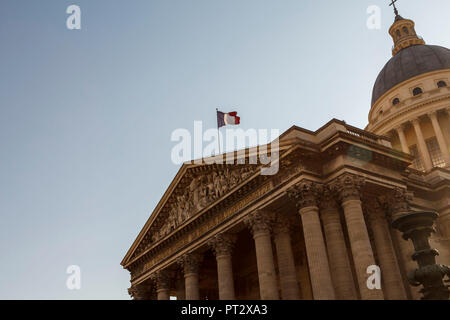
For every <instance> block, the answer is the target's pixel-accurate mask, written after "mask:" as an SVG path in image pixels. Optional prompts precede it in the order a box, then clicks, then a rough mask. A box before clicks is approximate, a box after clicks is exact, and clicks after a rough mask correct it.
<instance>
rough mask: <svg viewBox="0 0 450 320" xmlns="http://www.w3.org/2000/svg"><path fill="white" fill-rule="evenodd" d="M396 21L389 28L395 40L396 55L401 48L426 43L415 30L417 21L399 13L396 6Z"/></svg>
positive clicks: (394, 53) (394, 49) (394, 52)
mask: <svg viewBox="0 0 450 320" xmlns="http://www.w3.org/2000/svg"><path fill="white" fill-rule="evenodd" d="M394 11H395V21H394V24H393V25H392V26H391V28H390V29H389V34H390V35H391V37H392V39H393V40H394V48H393V49H392V55H393V56H395V55H396V54H397V53H398V52H400V51H401V50H403V49H405V48H408V47H410V46H414V45H419V44H425V41H424V40H423V39H422V38H421V37H419V36H418V35H417V33H416V30H415V28H414V27H415V23H414V21H412V20H410V19H404V18H403V17H402V16H400V15H399V13H398V10H397V8H396V7H395V2H394Z"/></svg>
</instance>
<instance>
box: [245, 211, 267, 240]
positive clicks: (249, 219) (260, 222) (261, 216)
mask: <svg viewBox="0 0 450 320" xmlns="http://www.w3.org/2000/svg"><path fill="white" fill-rule="evenodd" d="M272 221H273V217H272V215H270V214H268V213H267V212H264V211H262V210H257V211H255V212H252V213H250V214H249V215H247V216H246V217H245V218H244V223H245V224H246V225H247V227H249V229H250V231H251V232H252V233H253V235H255V234H257V233H261V232H270V231H271V223H272Z"/></svg>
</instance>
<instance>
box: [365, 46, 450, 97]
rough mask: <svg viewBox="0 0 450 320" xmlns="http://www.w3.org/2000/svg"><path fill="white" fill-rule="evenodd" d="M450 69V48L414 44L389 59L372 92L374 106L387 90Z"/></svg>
mask: <svg viewBox="0 0 450 320" xmlns="http://www.w3.org/2000/svg"><path fill="white" fill-rule="evenodd" d="M443 69H450V50H449V49H447V48H444V47H440V46H432V45H413V46H410V47H407V48H405V49H402V50H401V51H399V52H398V53H397V54H396V55H395V56H393V57H392V58H391V60H389V61H388V63H387V64H386V65H385V66H384V68H383V70H381V72H380V74H379V75H378V78H377V80H376V81H375V85H374V87H373V93H372V106H373V105H374V104H375V102H376V101H377V100H378V99H379V98H380V97H381V96H382V95H383V94H385V93H386V92H387V91H389V90H390V89H392V88H393V87H395V86H396V85H398V84H400V83H402V82H403V81H406V80H408V79H411V78H413V77H415V76H418V75H421V74H424V73H428V72H431V71H437V70H443Z"/></svg>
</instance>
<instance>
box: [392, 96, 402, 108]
mask: <svg viewBox="0 0 450 320" xmlns="http://www.w3.org/2000/svg"><path fill="white" fill-rule="evenodd" d="M399 103H400V99H399V98H395V99H394V100H392V105H394V106H396V105H398V104H399Z"/></svg>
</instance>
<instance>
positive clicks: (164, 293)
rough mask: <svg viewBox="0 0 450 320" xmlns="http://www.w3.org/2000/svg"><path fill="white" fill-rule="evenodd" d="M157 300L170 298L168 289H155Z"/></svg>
mask: <svg viewBox="0 0 450 320" xmlns="http://www.w3.org/2000/svg"><path fill="white" fill-rule="evenodd" d="M156 293H157V295H158V300H170V291H169V289H158V290H157V292H156Z"/></svg>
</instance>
